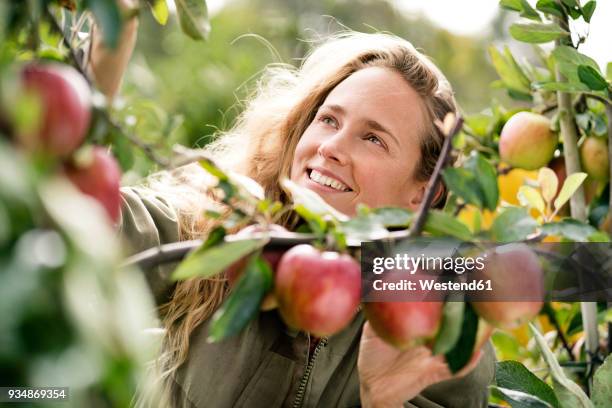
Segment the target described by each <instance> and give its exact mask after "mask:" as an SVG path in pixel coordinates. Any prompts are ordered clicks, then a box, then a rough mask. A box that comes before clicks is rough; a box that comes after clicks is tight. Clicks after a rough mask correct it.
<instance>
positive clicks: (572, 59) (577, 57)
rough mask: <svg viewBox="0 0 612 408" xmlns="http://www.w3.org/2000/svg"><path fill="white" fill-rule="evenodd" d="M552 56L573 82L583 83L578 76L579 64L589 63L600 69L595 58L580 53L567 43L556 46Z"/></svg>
mask: <svg viewBox="0 0 612 408" xmlns="http://www.w3.org/2000/svg"><path fill="white" fill-rule="evenodd" d="M552 56H553V58H554V60H555V63H556V64H557V67H558V68H559V71H561V73H562V74H563V76H564V77H566V78H567V80H568V81H569V82H571V83H576V84H582V83H581V82H580V78H579V77H578V66H580V65H588V66H590V67H593V68H595V69H597V70H599V65H597V62H595V60H594V59H592V58H590V57H588V56H586V55H584V54H581V53H579V52H578V51H576V50H575V49H574V48H572V47H569V46H567V45H562V46H558V47H555V49H554V50H553V51H552Z"/></svg>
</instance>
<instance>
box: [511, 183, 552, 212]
mask: <svg viewBox="0 0 612 408" xmlns="http://www.w3.org/2000/svg"><path fill="white" fill-rule="evenodd" d="M517 198H518V199H519V202H520V203H521V205H523V206H527V207H530V208H535V209H536V210H538V211H539V212H540V214H543V213H544V208H545V207H546V205H545V204H544V199H543V198H542V194H540V192H539V191H538V190H536V189H535V188H533V187H531V186H521V187H520V188H519V191H518V194H517Z"/></svg>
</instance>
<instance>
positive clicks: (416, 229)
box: [408, 116, 463, 237]
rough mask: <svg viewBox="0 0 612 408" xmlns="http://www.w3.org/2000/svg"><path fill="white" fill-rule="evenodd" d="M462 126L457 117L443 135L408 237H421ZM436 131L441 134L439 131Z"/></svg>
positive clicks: (461, 119)
mask: <svg viewBox="0 0 612 408" xmlns="http://www.w3.org/2000/svg"><path fill="white" fill-rule="evenodd" d="M462 126H463V118H462V117H461V116H457V118H456V119H455V123H454V125H453V127H452V129H451V130H450V132H449V133H448V134H447V135H444V144H443V145H442V151H441V152H440V157H438V161H437V162H436V167H435V168H434V171H433V174H432V175H431V177H430V178H429V182H428V183H427V189H426V190H425V196H424V197H423V201H421V205H420V207H419V211H418V213H417V216H416V219H415V220H414V222H413V223H412V226H411V227H410V231H409V233H408V236H410V237H417V236H419V235H421V233H422V232H423V227H424V226H425V221H426V220H427V214H428V212H429V208H430V207H431V203H432V202H433V199H434V197H435V195H436V193H437V192H438V182H439V180H440V176H441V173H442V169H443V168H444V167H446V165H447V163H448V158H449V156H450V153H451V151H452V148H453V138H454V137H455V135H456V134H457V133H459V131H460V130H461V128H462ZM438 131H440V132H442V131H441V130H440V129H438Z"/></svg>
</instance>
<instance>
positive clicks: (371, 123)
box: [366, 119, 400, 147]
mask: <svg viewBox="0 0 612 408" xmlns="http://www.w3.org/2000/svg"><path fill="white" fill-rule="evenodd" d="M366 125H368V127H370V128H371V129H374V130H378V131H379V132H383V133H386V134H388V135H389V136H390V137H391V139H393V141H394V142H395V144H397V146H398V147H399V145H400V144H399V140H397V138H396V137H395V136H394V135H393V133H391V131H389V130H387V128H385V127H384V126H383V125H381V124H380V123H378V122H377V121H375V120H372V119H368V120H366Z"/></svg>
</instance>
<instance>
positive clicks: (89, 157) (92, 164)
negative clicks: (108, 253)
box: [65, 146, 121, 222]
mask: <svg viewBox="0 0 612 408" xmlns="http://www.w3.org/2000/svg"><path fill="white" fill-rule="evenodd" d="M79 153H81V154H77V157H76V159H75V160H73V161H72V162H70V163H69V164H67V165H66V166H65V172H66V176H67V177H68V178H69V179H70V180H71V181H72V182H73V183H74V184H75V185H76V186H77V187H78V188H79V190H81V191H82V192H83V193H85V194H87V195H89V196H91V197H93V198H95V199H96V200H97V201H98V202H99V203H100V204H102V206H103V207H104V209H105V210H106V213H107V214H108V216H109V217H110V219H111V220H112V221H113V222H117V221H119V216H120V210H121V195H120V192H119V183H120V180H121V170H120V169H119V165H118V164H117V162H116V161H115V159H114V157H113V156H111V155H110V154H109V153H107V151H106V149H104V148H102V147H98V146H96V147H93V148H86V149H85V150H84V151H82V152H79Z"/></svg>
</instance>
